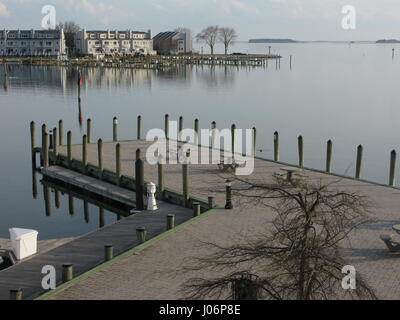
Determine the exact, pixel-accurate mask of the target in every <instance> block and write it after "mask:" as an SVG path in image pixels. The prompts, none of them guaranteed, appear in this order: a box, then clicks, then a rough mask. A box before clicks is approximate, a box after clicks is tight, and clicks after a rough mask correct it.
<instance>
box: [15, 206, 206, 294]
mask: <svg viewBox="0 0 400 320" xmlns="http://www.w3.org/2000/svg"><path fill="white" fill-rule="evenodd" d="M196 210H197V211H198V215H200V205H199V206H198V207H197V206H196ZM174 228H175V215H174V214H169V215H167V231H169V230H172V229H174ZM136 236H137V240H138V243H139V244H143V243H145V242H146V241H147V230H146V228H145V227H138V228H137V229H136ZM112 259H114V246H113V245H112V244H105V245H104V262H108V261H110V260H112ZM73 278H74V271H73V264H72V263H64V264H63V265H62V282H63V283H66V282H69V281H71V280H73ZM22 298H23V290H22V289H21V288H14V289H11V290H10V300H22Z"/></svg>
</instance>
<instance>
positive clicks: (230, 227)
mask: <svg viewBox="0 0 400 320" xmlns="http://www.w3.org/2000/svg"><path fill="white" fill-rule="evenodd" d="M146 146H147V144H146V143H145V142H122V143H121V150H122V159H123V164H122V170H123V173H124V174H128V175H132V172H133V160H134V157H135V156H134V152H135V150H136V149H137V148H138V147H141V148H142V150H143V151H144V149H145V148H146ZM103 148H104V155H105V161H104V163H105V167H108V168H110V169H113V168H114V164H113V159H114V150H115V144H114V143H107V144H105V145H104V147H103ZM80 150H81V149H80V147H79V146H76V147H74V150H73V154H74V155H73V156H74V157H76V158H80ZM88 150H89V161H90V162H92V163H94V164H96V163H97V160H96V159H97V158H96V157H97V147H96V145H90V146H89V148H88ZM281 167H284V166H283V165H281V164H277V163H274V162H268V161H264V160H256V169H255V173H254V174H253V176H252V178H255V177H256V178H257V179H260V181H263V182H266V183H268V181H269V182H271V181H272V174H274V173H276V172H280V168H281ZM145 170H146V171H145V175H146V176H145V179H146V180H147V181H154V182H157V168H156V167H154V166H150V165H147V164H146V166H145ZM190 174H191V175H190V190H191V192H192V193H193V194H194V195H196V196H198V197H204V198H206V197H207V195H209V194H212V193H213V191H212V190H217V189H219V190H223V186H224V177H223V176H221V175H220V172H219V171H218V169H217V166H216V165H198V166H191V168H190ZM303 174H305V175H307V176H308V177H309V178H310V179H321V180H322V181H324V182H328V181H329V182H331V181H336V186H337V187H340V188H341V189H344V190H347V191H357V192H360V193H361V194H363V195H365V196H368V197H370V198H371V200H373V201H374V202H375V207H374V208H373V210H372V213H371V215H372V218H375V219H376V221H375V222H374V223H371V224H368V225H364V226H362V227H361V228H360V229H359V230H357V231H355V232H353V233H352V234H351V245H350V244H343V246H344V254H345V258H346V260H347V261H348V263H349V264H352V265H354V266H355V267H356V270H357V271H358V272H360V273H362V274H363V275H364V278H365V279H366V280H367V281H368V282H369V284H370V285H371V286H372V287H373V288H374V289H375V292H376V294H377V296H378V297H379V298H380V299H400V256H396V255H392V254H390V253H389V252H388V250H387V249H386V247H385V245H384V243H383V242H382V241H381V240H380V239H379V235H380V234H382V233H389V234H392V233H393V231H392V230H391V226H392V225H394V224H397V223H400V212H399V207H400V190H396V189H393V188H388V187H383V186H378V185H374V184H369V183H364V182H360V181H356V180H352V179H341V178H338V177H334V176H330V175H325V174H321V173H317V172H313V171H304V172H303ZM165 181H166V185H167V187H170V188H173V189H176V190H181V187H182V185H181V166H180V165H167V166H166V177H165ZM216 196H217V202H218V203H219V204H224V194H223V193H218V194H217V195H216ZM273 218H274V214H273V213H272V212H271V211H270V210H268V209H267V208H265V207H258V206H244V205H241V206H238V204H237V203H236V204H235V209H234V210H232V211H227V210H220V211H217V212H216V213H214V214H212V215H210V216H208V217H206V218H205V219H201V220H199V221H198V222H196V223H194V224H192V225H189V226H187V227H185V228H184V229H182V230H179V231H178V232H176V233H173V234H172V235H170V236H169V237H168V238H167V239H164V240H163V241H160V242H158V243H157V244H155V245H153V246H150V247H148V248H147V249H145V250H144V251H142V252H140V253H139V254H137V255H134V256H131V257H129V258H126V259H124V260H122V261H119V262H118V263H116V264H114V265H112V266H110V267H109V268H107V269H105V270H103V271H101V272H99V273H96V274H94V275H92V276H90V277H89V278H88V279H86V280H84V281H81V282H79V283H77V284H75V285H74V286H72V287H70V288H69V289H67V290H65V291H62V292H60V293H58V294H56V295H55V296H53V297H52V299H180V298H184V296H183V295H182V292H181V291H180V287H181V285H182V284H183V283H184V282H185V281H186V280H187V279H188V278H192V277H193V276H198V275H201V274H194V273H192V274H185V273H182V272H180V270H182V267H183V266H187V265H190V264H191V257H194V256H197V257H198V256H202V255H205V254H207V251H208V250H207V248H205V247H203V246H200V243H201V241H207V242H213V243H217V244H220V245H229V244H232V243H234V242H237V241H240V239H241V237H242V236H245V235H249V234H255V233H259V232H266V230H268V228H270V223H271V221H272V220H273ZM208 276H210V275H208Z"/></svg>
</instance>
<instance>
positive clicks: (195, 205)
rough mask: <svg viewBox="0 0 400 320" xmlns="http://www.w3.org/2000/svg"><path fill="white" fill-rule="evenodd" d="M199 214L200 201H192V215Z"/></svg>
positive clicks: (196, 215)
mask: <svg viewBox="0 0 400 320" xmlns="http://www.w3.org/2000/svg"><path fill="white" fill-rule="evenodd" d="M200 214H201V206H200V203H198V202H195V203H193V216H194V217H198V216H200Z"/></svg>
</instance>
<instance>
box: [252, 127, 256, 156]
mask: <svg viewBox="0 0 400 320" xmlns="http://www.w3.org/2000/svg"><path fill="white" fill-rule="evenodd" d="M251 154H252V156H253V157H255V156H256V154H257V129H256V127H253V146H252V151H251Z"/></svg>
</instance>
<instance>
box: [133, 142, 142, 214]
mask: <svg viewBox="0 0 400 320" xmlns="http://www.w3.org/2000/svg"><path fill="white" fill-rule="evenodd" d="M135 182H136V190H135V192H136V209H137V210H140V211H143V210H144V162H143V160H142V159H141V152H140V149H137V150H136V162H135Z"/></svg>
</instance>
